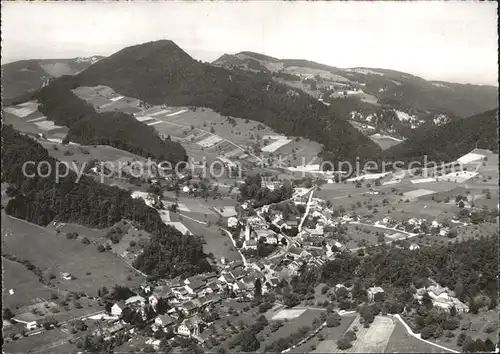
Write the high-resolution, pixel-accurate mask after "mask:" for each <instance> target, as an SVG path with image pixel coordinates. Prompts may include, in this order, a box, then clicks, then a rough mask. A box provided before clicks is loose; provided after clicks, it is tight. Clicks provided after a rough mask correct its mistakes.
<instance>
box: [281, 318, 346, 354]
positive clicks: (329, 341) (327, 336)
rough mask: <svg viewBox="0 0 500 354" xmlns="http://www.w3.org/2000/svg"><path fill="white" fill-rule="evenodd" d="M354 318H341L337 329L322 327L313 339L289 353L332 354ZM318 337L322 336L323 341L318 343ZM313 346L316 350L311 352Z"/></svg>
mask: <svg viewBox="0 0 500 354" xmlns="http://www.w3.org/2000/svg"><path fill="white" fill-rule="evenodd" d="M355 318H356V316H342V320H341V322H340V326H338V327H331V328H328V327H324V328H323V329H322V330H321V331H319V333H318V335H316V336H315V337H314V338H311V339H310V340H308V341H307V342H305V343H304V344H302V345H301V346H298V347H297V348H294V349H292V350H290V352H291V353H307V352H314V353H333V351H334V350H335V348H336V347H337V340H338V339H340V337H342V335H343V334H344V333H345V331H346V330H347V328H349V326H350V325H351V323H352V322H353V321H354V319H355ZM318 336H323V338H324V340H323V341H319V340H318ZM313 346H315V347H316V349H315V350H314V351H313V350H312V347H313Z"/></svg>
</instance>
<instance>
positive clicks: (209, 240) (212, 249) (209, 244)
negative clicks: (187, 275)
mask: <svg viewBox="0 0 500 354" xmlns="http://www.w3.org/2000/svg"><path fill="white" fill-rule="evenodd" d="M182 223H183V224H184V225H185V226H186V227H187V228H188V229H189V230H190V231H191V232H192V233H193V234H194V235H199V236H203V238H204V239H205V242H206V244H205V245H203V250H204V252H205V253H207V254H208V253H213V255H214V257H215V259H216V260H217V261H220V259H221V257H224V258H225V259H226V261H236V260H241V257H240V254H239V253H238V251H236V249H235V248H234V246H233V243H232V242H231V240H230V239H229V237H228V236H227V234H226V233H224V234H223V233H222V232H221V231H220V229H219V227H217V226H215V225H213V226H211V227H207V226H206V225H202V224H200V223H197V222H195V221H192V220H189V219H187V218H183V219H182Z"/></svg>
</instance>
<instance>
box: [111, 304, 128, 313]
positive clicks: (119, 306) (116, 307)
mask: <svg viewBox="0 0 500 354" xmlns="http://www.w3.org/2000/svg"><path fill="white" fill-rule="evenodd" d="M125 307H127V305H126V304H125V301H119V302H116V303H115V304H113V306H111V315H113V316H121V315H122V312H123V309H124V308H125Z"/></svg>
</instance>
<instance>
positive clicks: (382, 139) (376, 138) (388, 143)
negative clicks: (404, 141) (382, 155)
mask: <svg viewBox="0 0 500 354" xmlns="http://www.w3.org/2000/svg"><path fill="white" fill-rule="evenodd" d="M370 139H371V140H372V141H373V142H374V143H375V144H377V145H378V146H380V148H381V149H382V150H386V149H388V148H390V147H392V146H395V145H398V144H400V143H401V140H399V139H396V138H393V137H391V136H387V135H380V134H373V135H371V136H370Z"/></svg>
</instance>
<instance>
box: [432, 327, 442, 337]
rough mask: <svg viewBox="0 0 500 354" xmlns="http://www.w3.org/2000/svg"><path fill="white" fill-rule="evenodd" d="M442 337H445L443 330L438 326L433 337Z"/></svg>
mask: <svg viewBox="0 0 500 354" xmlns="http://www.w3.org/2000/svg"><path fill="white" fill-rule="evenodd" d="M442 335H443V329H442V328H441V326H439V325H438V326H437V327H436V330H435V331H434V334H433V337H434V338H440V337H441V336H442Z"/></svg>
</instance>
